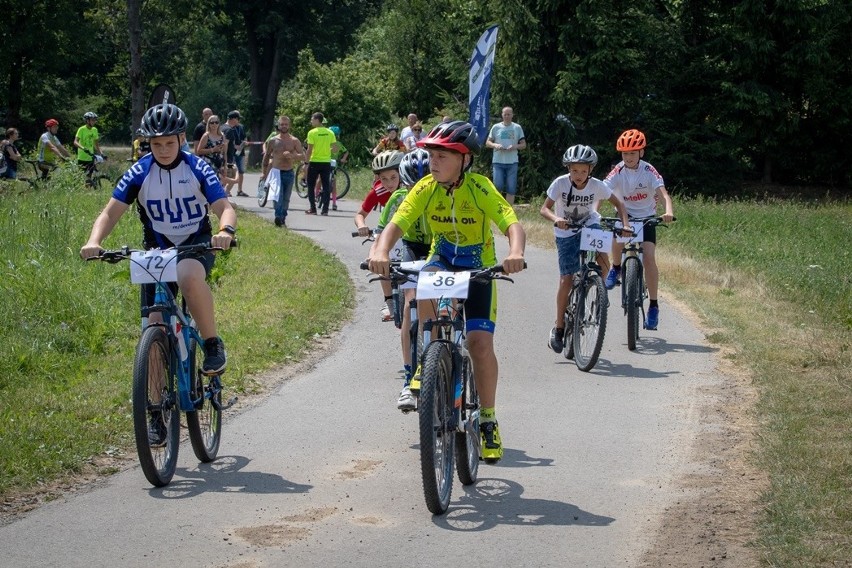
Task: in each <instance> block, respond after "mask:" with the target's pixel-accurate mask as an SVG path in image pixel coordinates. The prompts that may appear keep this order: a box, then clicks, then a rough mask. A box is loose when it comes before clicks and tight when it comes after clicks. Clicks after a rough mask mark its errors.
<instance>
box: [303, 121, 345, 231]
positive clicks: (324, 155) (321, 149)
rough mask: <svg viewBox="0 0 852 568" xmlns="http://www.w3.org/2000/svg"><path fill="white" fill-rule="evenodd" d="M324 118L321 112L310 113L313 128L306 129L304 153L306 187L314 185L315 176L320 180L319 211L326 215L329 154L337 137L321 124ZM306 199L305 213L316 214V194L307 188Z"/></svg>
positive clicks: (328, 193)
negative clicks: (306, 142) (308, 206)
mask: <svg viewBox="0 0 852 568" xmlns="http://www.w3.org/2000/svg"><path fill="white" fill-rule="evenodd" d="M324 118H325V117H323V114H322V113H321V112H315V113H314V114H312V115H311V126H313V128H311V129H310V130H309V131H308V151H307V153H306V155H305V161H307V162H308V175H307V183H308V187H309V188H314V187H316V183H317V178H319V179H320V180H321V182H322V195H321V196H320V203H319V206H320V212H321V213H322V214H323V215H328V201H329V196H330V194H331V155H332V153H334V152H337V139H336V138H335V137H334V132H332V131H331V130H329V129H328V128H326V127H325V126H323V123H322V121H323V119H324ZM308 201H309V202H310V204H311V205H310V208H309V209H308V210H307V211H305V213H306V214H308V215H316V214H317V202H316V196H315V195H314V192H313V191H311V190H308Z"/></svg>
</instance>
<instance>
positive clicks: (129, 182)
mask: <svg viewBox="0 0 852 568" xmlns="http://www.w3.org/2000/svg"><path fill="white" fill-rule="evenodd" d="M141 130H142V131H143V134H144V136H145V137H147V138H149V139H150V144H151V153H150V154H148V155H146V156H143V157H142V158H140V159H139V161H138V162H136V163H135V164H133V165H132V166H131V167H130V169H129V170H127V172H125V174H124V176H123V177H122V178H121V180H119V182H118V185H117V186H116V188H115V189H114V190H113V193H112V198H111V199H110V200H109V202H108V203H107V205H106V207H104V209H103V211H101V214H100V215H98V218H97V219H96V220H95V223H94V225H93V227H92V232H91V235H90V236H89V240H88V242H86V244H85V245H83V247H82V248H81V249H80V256H82V257H83V258H84V259H85V258H92V257H96V256H98V254H100V252H101V251H102V250H103V247H102V245H101V243H102V242H103V240H104V239H105V238H106V237H107V236H109V234H110V233H111V232H112V230H113V229H114V228H115V226H116V224H117V223H118V221H119V219H121V216H122V215H123V214H124V213H125V212H126V211H127V210H128V208H130V206H131V205H132V204H133V203H134V202H136V204H137V208H138V211H139V219H140V220H141V221H142V226H143V246H144V248H146V249H153V248H168V247H172V246H175V245H185V244H194V243H202V242H209V243H210V244H211V246H213V247H221V248H223V249H228V248H229V247H230V246H231V242H232V240H233V238H234V235H235V234H236V228H235V227H236V224H237V215H236V212H235V211H234V209H233V207H231V204H230V202H229V201H228V198H227V195H226V193H225V190H224V189H223V188H222V185H221V183H220V182H219V178H218V176H217V174H216V172H214V171H213V169H212V168H211V167H210V166H209V164H207V162H205V161H204V160H202V159H201V158H198V157H197V156H195V155H193V154H190V153H189V152H182V151H181V150H180V147H181V140H180V138H181V135H182V134H183V133H184V131H185V130H186V115H184V113H183V111H182V110H181V109H180V108H178V107H177V106H175V105H172V104H162V105H157V106H154V107H151V108H149V109H148V110H147V111H146V112H145V116H144V117H143V118H142V124H141ZM208 209H212V210H213V212H214V213H215V214H216V216H217V217H218V218H219V222H220V225H219V230H218V231H217V232H216V234H213V232H212V228H211V225H210V220H209V218H208V216H207V213H208ZM212 266H213V254H212V253H207V254H206V255H204V256H203V257H201V258H182V257H179V259H178V286H179V287H180V289H181V291H182V293H183V297H184V299H185V300H186V303H187V306H188V308H189V311H190V313H192V317H193V318H194V319H195V323H196V325H197V326H198V331H199V332H200V333H201V335H202V337H204V339H205V341H204V363H203V367H202V371H203V372H204V373H206V374H216V373H221V372H223V371H224V370H225V367H226V364H227V357H226V354H225V346H224V343H223V342H222V339H221V338H220V337H219V336H218V334H217V331H216V320H215V316H214V310H213V294H212V293H211V291H210V286H209V285H208V284H207V275H208V274H209V272H210V268H211V267H212ZM146 287H147V286H146ZM152 302H153V290H145V289H143V308H144V307H146V306H148V305H150V304H151V303H152ZM157 315H158V314H151V317H152V318H153V317H155V316H157Z"/></svg>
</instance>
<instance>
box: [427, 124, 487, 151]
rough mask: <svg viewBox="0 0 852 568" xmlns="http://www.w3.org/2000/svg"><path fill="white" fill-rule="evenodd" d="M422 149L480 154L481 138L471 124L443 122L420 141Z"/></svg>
mask: <svg viewBox="0 0 852 568" xmlns="http://www.w3.org/2000/svg"><path fill="white" fill-rule="evenodd" d="M417 146H418V147H420V148H444V149H446V150H453V151H455V152H458V153H460V154H474V153H476V152H479V137H478V136H477V135H476V129H475V128H474V127H473V125H472V124H470V123H469V122H463V121H461V120H454V121H452V122H442V123H441V124H439V125H438V126H436V127H435V128H433V129H432V131H431V132H430V133H429V134H427V135H426V137H425V138H423V139H422V140H418V142H417Z"/></svg>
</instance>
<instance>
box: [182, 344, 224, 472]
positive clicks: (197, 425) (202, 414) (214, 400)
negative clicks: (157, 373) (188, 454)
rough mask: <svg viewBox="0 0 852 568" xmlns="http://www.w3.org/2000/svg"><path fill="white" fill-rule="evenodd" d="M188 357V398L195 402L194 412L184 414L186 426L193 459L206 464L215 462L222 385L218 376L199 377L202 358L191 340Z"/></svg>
mask: <svg viewBox="0 0 852 568" xmlns="http://www.w3.org/2000/svg"><path fill="white" fill-rule="evenodd" d="M189 357H190V358H189V360H190V369H189V372H190V380H191V381H192V383H191V384H192V393H191V396H192V399H193V400H197V401H198V402H197V403H196V405H195V410H194V411H192V412H187V413H186V427H187V430H189V441H190V442H191V443H192V451H193V452H195V457H197V458H198V459H199V461H201V462H203V463H207V462H211V461H213V460H215V459H216V455H217V454H218V453H219V442H220V441H221V439H222V383H221V382H220V378H219V376H218V375H214V376H212V377H207V376H205V375H202V374H201V364H202V360H203V358H204V355H203V352H202V350H201V349H199V347H198V343H197V342H196V341H195V340H194V339H193V340H192V341H190V344H189Z"/></svg>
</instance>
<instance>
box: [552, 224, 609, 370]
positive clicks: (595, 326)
mask: <svg viewBox="0 0 852 568" xmlns="http://www.w3.org/2000/svg"><path fill="white" fill-rule="evenodd" d="M569 228H572V229H580V230H581V234H580V272H579V273H577V274H576V275H574V284H573V286H572V287H571V294H570V296H569V298H568V306H567V308H566V309H565V314H564V315H563V326H564V329H565V335H564V337H563V345H564V347H563V349H562V353H563V355H564V356H565V358H566V359H574V363H575V364H576V365H577V368H578V369H580V370H581V371H590V370H592V368H594V366H595V365H596V364H597V362H598V358H599V357H600V354H601V349H602V348H603V341H604V336H605V335H606V318H607V308H608V307H609V299H608V297H607V293H606V287H605V286H604V282H603V277H602V276H601V268H600V265H598V263H597V260H596V256H597V253H599V252H605V251H609V250H611V248H612V230H609V231H606V230H603V229H597V228H593V227H584V226H582V225H575V224H571V223H569Z"/></svg>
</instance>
